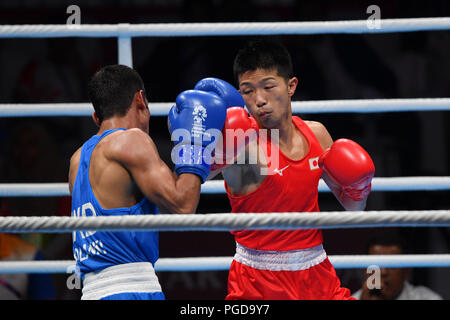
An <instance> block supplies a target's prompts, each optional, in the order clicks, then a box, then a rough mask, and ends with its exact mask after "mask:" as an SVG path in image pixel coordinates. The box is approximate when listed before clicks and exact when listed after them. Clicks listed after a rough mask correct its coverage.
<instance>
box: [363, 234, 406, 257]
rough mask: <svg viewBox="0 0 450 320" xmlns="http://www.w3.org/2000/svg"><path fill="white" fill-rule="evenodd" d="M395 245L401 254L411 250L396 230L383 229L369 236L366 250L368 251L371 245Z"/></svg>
mask: <svg viewBox="0 0 450 320" xmlns="http://www.w3.org/2000/svg"><path fill="white" fill-rule="evenodd" d="M376 245H379V246H396V247H398V248H399V249H400V250H401V252H402V254H406V253H411V252H412V250H411V248H410V246H409V245H408V243H407V241H406V240H405V239H404V238H403V237H402V236H401V235H400V233H399V232H398V231H396V230H389V231H383V232H381V233H377V234H375V235H373V236H372V237H371V238H369V240H368V242H367V245H366V252H369V250H370V248H371V247H373V246H376Z"/></svg>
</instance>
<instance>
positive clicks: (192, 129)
mask: <svg viewBox="0 0 450 320" xmlns="http://www.w3.org/2000/svg"><path fill="white" fill-rule="evenodd" d="M226 115H227V106H226V104H225V101H224V100H223V99H222V98H220V97H219V96H218V95H216V94H214V93H211V92H204V91H198V90H187V91H183V92H182V93H180V94H179V95H178V96H177V98H176V101H175V105H174V106H173V107H172V108H171V109H170V111H169V115H168V126H169V132H170V134H171V137H172V141H174V144H175V146H174V148H173V150H172V161H173V162H174V163H175V173H176V174H178V175H180V174H182V173H193V174H196V175H198V176H199V177H200V178H201V179H202V183H204V182H205V181H206V178H207V177H208V175H209V172H210V166H211V153H212V152H213V150H214V148H215V145H216V143H217V138H218V137H219V136H220V134H221V130H222V127H223V124H224V122H225V118H226Z"/></svg>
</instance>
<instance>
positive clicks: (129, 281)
mask: <svg viewBox="0 0 450 320" xmlns="http://www.w3.org/2000/svg"><path fill="white" fill-rule="evenodd" d="M116 130H125V129H113V130H106V131H105V132H104V133H103V134H102V135H101V136H98V135H94V136H92V137H91V138H90V139H89V140H88V141H86V143H85V144H84V145H83V147H82V151H81V158H80V162H79V167H78V172H77V176H76V179H75V183H74V186H73V192H72V216H76V217H81V216H83V217H84V216H117V215H141V214H158V208H157V207H156V206H155V204H153V203H151V202H150V201H149V200H148V199H147V198H145V197H144V198H143V199H142V200H141V201H140V202H139V203H137V204H135V205H134V206H132V207H124V208H117V209H104V208H102V206H101V205H100V203H99V202H98V201H97V199H96V197H95V195H94V193H93V192H92V189H91V184H90V181H89V164H90V160H91V155H92V152H93V150H94V148H95V146H96V145H97V144H98V143H99V142H100V140H101V139H103V138H104V137H105V136H107V135H109V134H110V133H112V132H114V131H116ZM158 242H159V236H158V232H145V231H139V232H129V231H127V232H99V231H77V232H73V252H74V257H75V260H76V269H77V273H78V274H79V276H80V277H81V278H82V279H83V290H82V294H83V295H82V299H86V300H91V299H114V300H120V299H125V300H141V299H145V300H161V299H165V297H164V294H163V293H162V290H161V286H160V284H159V281H158V278H157V276H156V274H155V271H154V268H153V267H154V264H155V262H156V260H157V259H158V257H159V243H158Z"/></svg>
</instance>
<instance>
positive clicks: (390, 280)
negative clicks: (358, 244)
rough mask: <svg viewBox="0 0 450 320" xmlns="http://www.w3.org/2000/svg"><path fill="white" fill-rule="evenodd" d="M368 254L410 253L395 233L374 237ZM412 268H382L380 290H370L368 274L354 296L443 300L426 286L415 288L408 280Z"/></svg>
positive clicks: (360, 297) (384, 298) (375, 298)
mask: <svg viewBox="0 0 450 320" xmlns="http://www.w3.org/2000/svg"><path fill="white" fill-rule="evenodd" d="M367 248H368V250H367V252H368V254H405V253H408V250H407V246H406V244H405V242H404V241H403V239H402V238H401V237H400V236H399V235H397V234H396V233H393V232H386V233H383V234H381V235H378V236H374V237H373V238H371V239H370V240H369V242H368V246H367ZM411 273H412V269H411V268H381V269H380V277H381V279H380V288H374V289H369V288H368V281H367V280H368V277H369V276H371V274H368V273H366V278H365V279H364V282H363V285H362V288H361V289H359V290H358V291H356V292H355V293H354V294H353V297H355V298H357V299H360V300H442V297H441V296H440V295H439V294H437V293H435V292H433V291H432V290H431V289H429V288H427V287H424V286H414V285H412V284H411V283H410V282H409V281H408V279H409V278H410V276H411Z"/></svg>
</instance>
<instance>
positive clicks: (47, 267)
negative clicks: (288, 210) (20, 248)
mask: <svg viewBox="0 0 450 320" xmlns="http://www.w3.org/2000/svg"><path fill="white" fill-rule="evenodd" d="M328 258H329V259H330V262H331V263H332V264H333V266H334V268H335V269H357V268H367V267H369V266H374V265H376V266H378V267H380V268H408V267H410V268H421V267H432V268H445V267H450V254H405V255H330V256H328ZM232 260H233V257H188V258H159V259H158V261H156V263H155V271H157V272H168V271H228V270H229V268H230V265H231V262H232ZM74 271H75V260H49V261H1V262H0V274H6V273H72V272H74Z"/></svg>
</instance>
